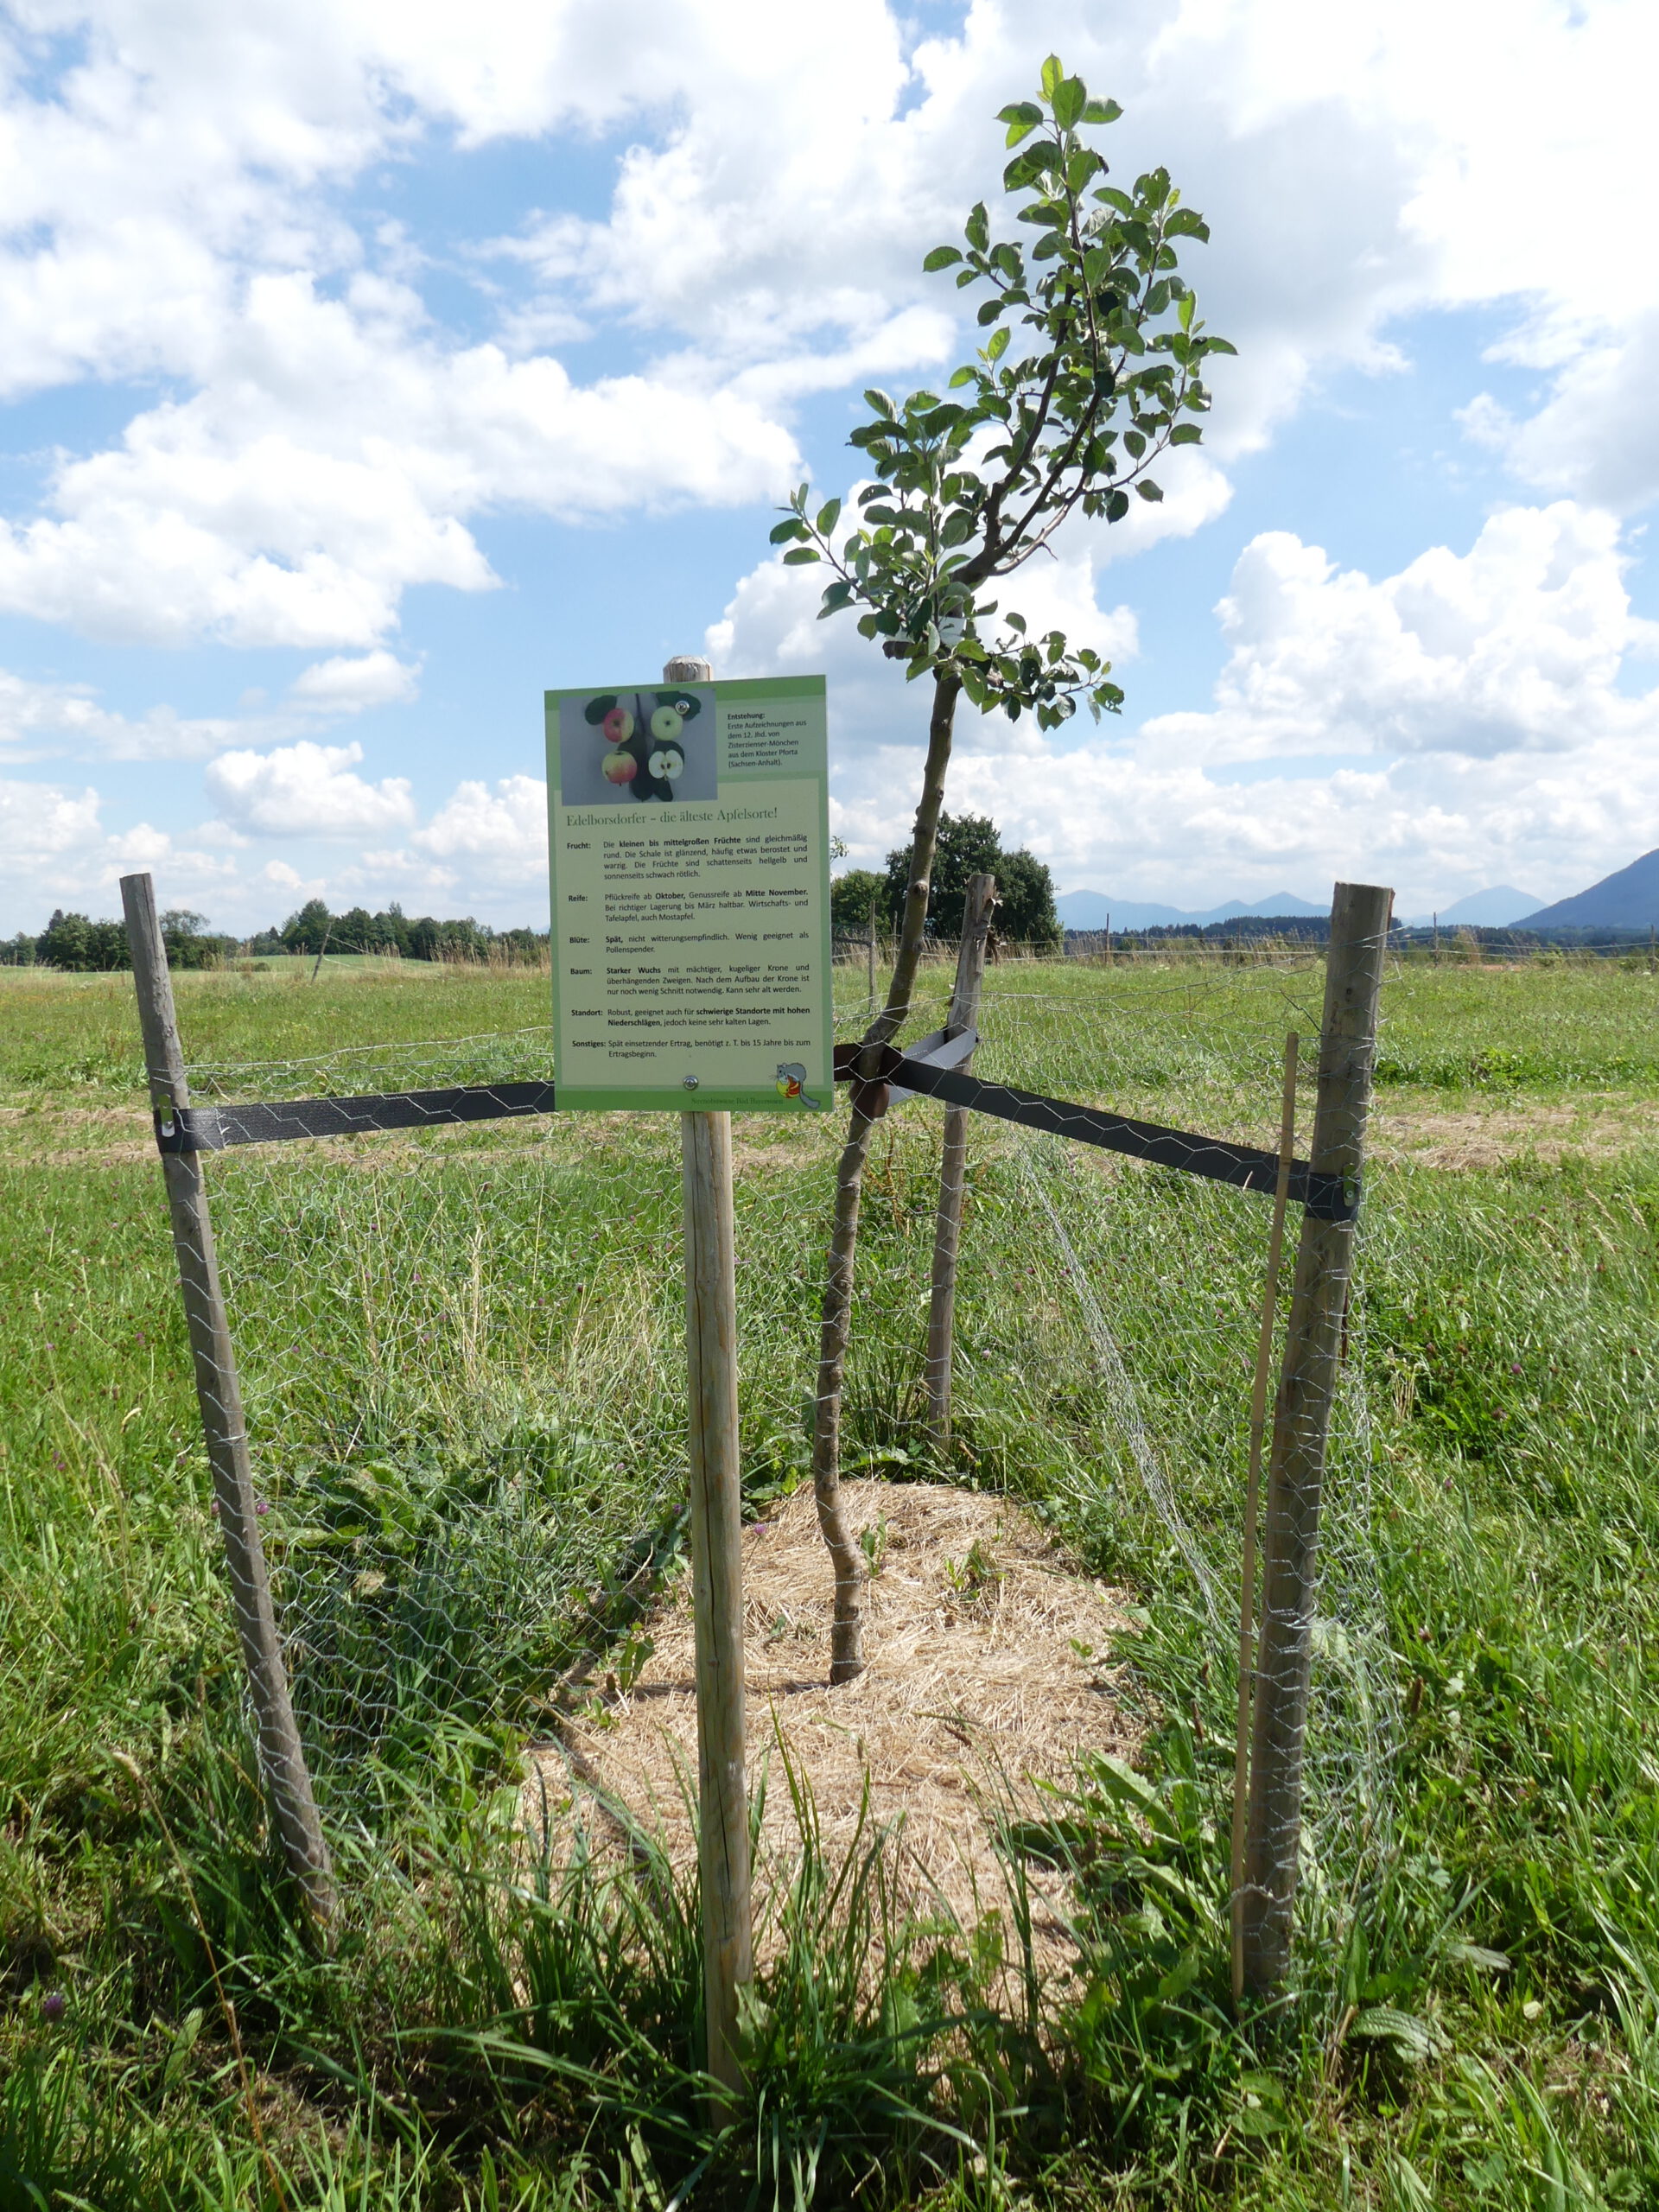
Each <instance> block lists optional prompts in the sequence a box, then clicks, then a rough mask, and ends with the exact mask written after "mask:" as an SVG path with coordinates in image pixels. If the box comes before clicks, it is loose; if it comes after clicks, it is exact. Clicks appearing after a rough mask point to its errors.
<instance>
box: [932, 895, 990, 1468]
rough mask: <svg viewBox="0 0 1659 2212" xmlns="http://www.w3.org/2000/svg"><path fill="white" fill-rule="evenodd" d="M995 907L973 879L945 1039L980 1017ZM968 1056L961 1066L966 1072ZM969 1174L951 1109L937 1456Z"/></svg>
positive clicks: (958, 1114) (935, 1327)
mask: <svg viewBox="0 0 1659 2212" xmlns="http://www.w3.org/2000/svg"><path fill="white" fill-rule="evenodd" d="M995 905H996V878H995V876H994V875H976V876H971V877H970V878H969V883H968V897H967V900H966V903H965V904H964V906H963V916H962V942H961V944H960V945H959V946H958V947H957V984H956V988H955V990H954V991H953V992H952V993H951V995H950V1019H949V1020H947V1021H946V1023H945V1025H944V1033H945V1037H946V1039H950V1038H952V1037H960V1036H961V1035H963V1033H964V1031H966V1030H969V1029H971V1028H972V1027H974V1025H975V1024H976V1021H977V1020H978V1019H979V992H980V986H981V984H982V982H984V980H985V949H986V945H987V944H988V941H989V938H990V933H991V914H992V912H993V910H994V908H995ZM972 1058H973V1055H972V1054H971V1053H970V1054H969V1058H968V1059H967V1060H964V1061H963V1064H962V1065H963V1068H964V1069H965V1068H966V1067H967V1066H968V1065H969V1063H970V1062H971V1060H972ZM967 1173H968V1111H967V1109H966V1108H965V1107H963V1106H950V1107H947V1108H946V1109H945V1116H944V1154H943V1157H942V1159H941V1161H940V1165H939V1204H938V1213H937V1215H936V1216H935V1218H934V1224H933V1277H932V1284H931V1294H930V1298H929V1304H928V1316H927V1374H926V1385H927V1433H928V1440H929V1442H930V1443H931V1445H932V1446H933V1448H934V1450H935V1451H936V1452H943V1451H944V1448H945V1446H947V1445H948V1444H949V1443H950V1376H951V1369H952V1366H953V1364H954V1362H955V1354H956V1336H957V1255H958V1253H959V1251H960V1249H961V1244H962V1200H963V1182H964V1179H965V1178H966V1176H967Z"/></svg>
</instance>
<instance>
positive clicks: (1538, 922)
mask: <svg viewBox="0 0 1659 2212" xmlns="http://www.w3.org/2000/svg"><path fill="white" fill-rule="evenodd" d="M1441 919H1442V920H1444V919H1445V917H1444V916H1442V917H1441ZM1656 924H1659V850H1655V851H1653V852H1651V853H1643V855H1642V857H1641V859H1640V860H1639V861H1631V862H1630V866H1629V867H1628V868H1619V869H1618V870H1617V871H1616V872H1615V873H1614V874H1611V875H1604V876H1603V877H1602V879H1601V881H1600V882H1599V883H1592V885H1591V886H1590V888H1589V889H1588V890H1587V891H1578V892H1575V893H1573V896H1572V898H1570V899H1557V900H1556V901H1555V904H1554V906H1541V907H1540V908H1539V909H1538V910H1537V912H1535V913H1531V914H1528V915H1527V916H1526V917H1525V918H1524V922H1523V926H1524V927H1525V928H1527V929H1529V930H1552V929H1560V930H1586V929H1599V930H1645V929H1651V928H1653V927H1654V926H1655V925H1656Z"/></svg>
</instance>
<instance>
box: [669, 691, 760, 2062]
mask: <svg viewBox="0 0 1659 2212" xmlns="http://www.w3.org/2000/svg"><path fill="white" fill-rule="evenodd" d="M713 675H714V671H713V669H712V668H711V667H710V666H709V663H708V662H707V661H700V660H695V659H691V658H683V659H677V660H671V661H670V662H669V663H668V664H667V666H666V667H665V668H664V671H663V681H664V683H708V682H709V681H710V680H711V678H712V677H713ZM680 1154H681V1160H682V1165H683V1174H684V1220H685V1354H686V1379H687V1383H688V1386H689V1388H688V1397H689V1401H690V1461H691V1602H692V1619H693V1632H694V1638H695V1643H696V1676H697V1864H698V1867H699V1869H700V1871H701V1873H702V1961H703V2000H704V2017H705V2018H706V2020H707V2023H708V2031H709V2073H710V2074H712V2075H714V2077H715V2081H716V2082H719V2084H720V2085H721V2090H722V2092H725V2093H727V2094H729V2093H730V2092H732V2091H734V2090H736V2089H738V2088H741V2086H742V2081H743V2069H742V2066H741V2062H740V2056H739V2044H738V1994H737V1993H738V1991H739V1989H740V1988H741V1986H742V1985H743V1984H744V1983H745V1982H747V1981H748V1980H750V1979H751V1976H752V1974H753V1916H752V1911H751V1906H750V1899H749V1799H748V1789H747V1783H746V1782H745V1779H744V1771H743V1769H744V1750H745V1745H744V1713H743V1694H744V1693H743V1498H742V1484H741V1467H740V1463H739V1458H738V1433H737V1254H736V1241H737V1239H736V1224H735V1221H734V1212H733V1206H732V1117H731V1116H730V1115H729V1114H723V1113H713V1114H711V1113H701V1114H682V1115H681V1116H680ZM720 2101H721V2103H722V2104H723V2103H724V2102H725V2096H724V2095H722V2097H721V2100H720Z"/></svg>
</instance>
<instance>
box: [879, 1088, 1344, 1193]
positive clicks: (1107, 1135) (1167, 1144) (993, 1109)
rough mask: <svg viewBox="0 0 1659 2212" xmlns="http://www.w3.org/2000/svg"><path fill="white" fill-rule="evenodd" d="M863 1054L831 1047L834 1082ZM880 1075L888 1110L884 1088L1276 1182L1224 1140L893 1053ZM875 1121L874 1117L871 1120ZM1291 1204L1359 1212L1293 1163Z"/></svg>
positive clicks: (1166, 1163) (1249, 1180)
mask: <svg viewBox="0 0 1659 2212" xmlns="http://www.w3.org/2000/svg"><path fill="white" fill-rule="evenodd" d="M860 1056H861V1047H860V1046H856V1045H855V1046H837V1048H836V1077H837V1078H838V1079H840V1080H843V1081H846V1080H856V1079H857V1078H855V1066H856V1065H857V1063H858V1060H859V1058H860ZM878 1065H879V1069H880V1074H879V1077H878V1079H877V1080H876V1081H875V1082H874V1083H871V1084H864V1085H863V1086H862V1088H863V1092H864V1095H865V1096H867V1097H868V1098H869V1100H870V1102H871V1103H872V1104H873V1105H874V1106H875V1107H876V1108H877V1110H878V1113H880V1112H885V1111H886V1099H885V1096H882V1095H881V1094H883V1093H884V1092H885V1091H886V1089H887V1085H888V1084H902V1085H903V1086H904V1088H905V1089H906V1090H916V1091H922V1092H925V1094H926V1096H929V1097H930V1098H938V1099H942V1100H943V1101H944V1103H945V1104H946V1105H947V1106H965V1107H967V1108H968V1109H969V1111H970V1112H971V1113H976V1114H991V1115H995V1117H996V1118H997V1120H999V1121H1002V1122H1019V1123H1020V1126H1021V1128H1027V1129H1044V1130H1046V1131H1048V1132H1050V1133H1051V1134H1052V1135H1055V1136H1060V1137H1069V1138H1071V1139H1072V1140H1073V1141H1075V1142H1077V1143H1078V1144H1097V1145H1100V1146H1103V1147H1104V1148H1105V1150H1107V1151H1108V1152H1121V1153H1124V1154H1128V1157H1129V1158H1130V1159H1131V1160H1149V1161H1151V1162H1153V1163H1154V1165H1155V1166H1160V1167H1174V1168H1179V1170H1180V1171H1181V1172H1182V1173H1184V1174H1187V1175H1203V1176H1206V1177H1208V1178H1209V1179H1210V1180H1211V1181H1212V1182H1217V1183H1231V1184H1233V1185H1236V1187H1237V1188H1238V1189H1239V1190H1242V1191H1271V1190H1272V1189H1273V1188H1274V1185H1275V1184H1276V1182H1277V1181H1278V1178H1279V1155H1278V1154H1277V1153H1276V1152H1263V1151H1261V1150H1260V1149H1258V1147H1255V1145H1246V1144H1233V1143H1231V1142H1230V1141H1228V1140H1227V1139H1226V1138H1224V1137H1202V1136H1193V1135H1190V1134H1189V1133H1188V1132H1187V1131H1186V1130H1185V1129H1166V1128H1161V1127H1160V1125H1159V1124H1158V1123H1157V1122H1133V1121H1130V1120H1129V1119H1128V1116H1125V1115H1122V1114H1108V1113H1106V1112H1104V1111H1103V1109H1101V1108H1099V1107H1097V1106H1074V1105H1071V1104H1068V1103H1066V1102H1065V1101H1064V1100H1062V1099H1058V1098H1043V1097H1040V1096H1038V1094H1037V1093H1036V1092H1035V1091H1031V1090H1017V1089H1016V1088H1015V1087H1014V1085H1013V1084H1007V1083H987V1082H985V1081H984V1080H983V1079H982V1077H979V1076H976V1075H963V1073H962V1072H961V1071H959V1070H957V1069H956V1068H939V1067H931V1066H930V1065H928V1064H927V1062H926V1061H925V1060H910V1059H906V1058H905V1057H904V1055H903V1054H902V1053H900V1052H896V1051H895V1050H894V1049H893V1047H892V1046H886V1047H884V1048H883V1049H882V1051H881V1053H880V1059H879V1062H878ZM872 1118H874V1116H872ZM1289 1195H1290V1197H1291V1198H1293V1199H1294V1201H1295V1202H1296V1204H1297V1205H1300V1206H1304V1207H1306V1210H1307V1211H1308V1212H1309V1213H1310V1214H1311V1215H1312V1216H1313V1218H1314V1219H1315V1220H1316V1221H1351V1220H1352V1219H1353V1218H1354V1216H1355V1215H1356V1214H1357V1211H1359V1192H1358V1187H1357V1185H1350V1184H1347V1183H1344V1179H1343V1178H1342V1177H1341V1176H1340V1175H1322V1174H1315V1173H1314V1172H1313V1168H1312V1167H1310V1166H1309V1165H1308V1163H1307V1162H1306V1160H1295V1161H1294V1162H1293V1163H1292V1166H1291V1171H1290V1192H1289Z"/></svg>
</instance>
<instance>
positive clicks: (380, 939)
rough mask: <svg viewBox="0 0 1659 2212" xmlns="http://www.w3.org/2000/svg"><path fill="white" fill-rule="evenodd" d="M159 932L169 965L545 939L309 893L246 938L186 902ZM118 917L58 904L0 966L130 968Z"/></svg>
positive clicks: (523, 954)
mask: <svg viewBox="0 0 1659 2212" xmlns="http://www.w3.org/2000/svg"><path fill="white" fill-rule="evenodd" d="M162 942H163V944H165V945H166V947H167V957H168V965H169V967H173V968H215V967H219V966H221V965H222V964H223V963H225V962H226V961H229V960H235V959H241V958H251V959H270V958H271V957H275V956H277V955H281V954H283V953H319V952H322V951H324V950H327V951H329V952H378V953H388V954H391V955H393V956H394V957H401V958H403V959H405V960H485V959H488V958H490V957H492V956H493V957H495V958H496V959H498V960H499V959H501V958H503V957H505V958H506V959H507V960H509V961H516V960H524V961H536V960H539V959H540V958H541V957H542V956H543V952H544V951H545V950H546V946H547V932H546V931H544V930H541V931H538V930H531V929H513V930H494V929H492V928H491V927H490V926H489V925H488V924H487V923H486V922H477V921H474V919H473V918H472V916H471V915H470V914H469V915H467V916H466V917H465V918H463V919H461V920H450V921H439V920H438V919H437V918H435V916H433V915H431V914H422V915H419V916H418V917H416V918H414V919H412V920H411V919H410V917H409V916H408V915H407V914H405V913H404V910H403V908H402V907H401V906H397V905H396V904H393V905H392V906H388V907H386V908H385V910H384V911H383V912H380V913H378V914H372V913H370V912H369V911H368V909H367V907H365V906H353V907H350V908H348V909H347V910H346V912H345V913H343V914H334V913H331V912H329V910H328V907H327V905H326V904H325V902H324V901H323V900H322V899H307V901H306V903H305V905H304V906H302V907H301V908H300V910H299V912H297V913H295V914H290V915H289V918H288V919H287V920H286V921H285V922H284V923H283V925H282V927H281V928H280V929H268V930H261V931H257V933H256V934H255V935H254V936H252V937H250V938H237V937H227V936H226V935H224V934H223V933H222V932H217V931H212V930H210V929H209V928H208V926H207V916H206V915H205V914H197V913H193V912H190V910H189V909H188V907H183V906H178V907H172V908H169V909H168V912H166V913H164V914H163V915H162ZM131 965H132V957H131V954H130V951H129V950H128V947H127V926H126V924H125V923H124V922H113V921H108V920H102V921H92V920H91V919H89V918H88V917H87V916H86V915H85V914H67V913H65V912H64V911H63V909H62V908H61V907H59V908H58V909H57V910H56V911H55V912H54V914H53V916H52V918H51V920H50V921H49V922H48V924H47V925H46V927H45V928H44V929H43V930H42V931H41V933H40V935H39V936H38V937H31V936H30V935H29V933H28V931H19V932H18V934H17V935H16V937H14V938H9V939H3V938H0V967H8V968H35V967H40V968H60V969H67V970H69V971H70V972H72V973H76V974H96V973H99V972H103V971H108V970H111V969H124V968H130V967H131Z"/></svg>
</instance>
